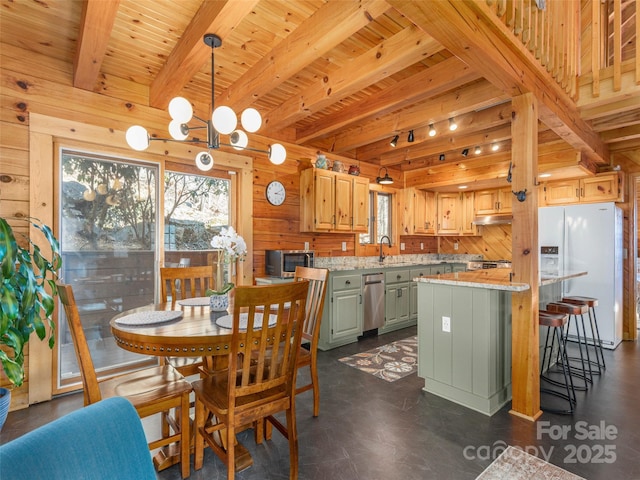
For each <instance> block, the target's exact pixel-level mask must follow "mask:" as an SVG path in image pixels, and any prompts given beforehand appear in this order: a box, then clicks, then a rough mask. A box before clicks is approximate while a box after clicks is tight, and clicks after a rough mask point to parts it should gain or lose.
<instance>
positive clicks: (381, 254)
mask: <svg viewBox="0 0 640 480" xmlns="http://www.w3.org/2000/svg"><path fill="white" fill-rule="evenodd" d="M385 238H386V239H387V242H388V243H389V247H391V239H390V238H389V237H388V236H387V235H383V236H382V237H380V258H379V260H380V263H382V262H384V253H382V242H383V240H384V239H385Z"/></svg>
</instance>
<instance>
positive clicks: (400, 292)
mask: <svg viewBox="0 0 640 480" xmlns="http://www.w3.org/2000/svg"><path fill="white" fill-rule="evenodd" d="M397 291H398V298H400V297H401V296H402V290H400V289H398V290H397Z"/></svg>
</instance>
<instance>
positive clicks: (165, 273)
mask: <svg viewBox="0 0 640 480" xmlns="http://www.w3.org/2000/svg"><path fill="white" fill-rule="evenodd" d="M214 288H215V280H214V275H213V267H212V266H211V265H202V266H196V267H161V268H160V301H161V302H162V303H166V302H168V301H172V302H177V301H178V300H182V299H185V298H193V297H204V296H205V292H206V291H207V289H211V290H214ZM169 297H170V298H171V300H169Z"/></svg>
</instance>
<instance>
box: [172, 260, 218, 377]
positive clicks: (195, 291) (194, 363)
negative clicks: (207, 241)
mask: <svg viewBox="0 0 640 480" xmlns="http://www.w3.org/2000/svg"><path fill="white" fill-rule="evenodd" d="M160 284H161V285H160V301H161V302H162V303H166V302H168V301H171V302H177V301H178V300H183V299H187V298H194V297H204V296H205V292H206V291H207V289H212V290H213V289H214V288H215V280H214V275H213V267H212V266H211V265H204V266H195V267H161V268H160ZM169 299H171V300H169ZM161 363H170V364H171V365H173V366H174V367H175V368H176V369H177V370H178V371H179V372H180V373H182V374H183V375H184V376H185V377H188V376H191V375H197V374H199V371H200V369H201V368H202V359H201V358H198V357H162V358H161Z"/></svg>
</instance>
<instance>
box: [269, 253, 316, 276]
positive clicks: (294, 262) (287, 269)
mask: <svg viewBox="0 0 640 480" xmlns="http://www.w3.org/2000/svg"><path fill="white" fill-rule="evenodd" d="M296 267H313V252H312V251H311V250H267V251H266V252H265V270H266V272H267V275H271V276H272V277H281V278H286V277H293V276H294V274H295V273H296Z"/></svg>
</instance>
